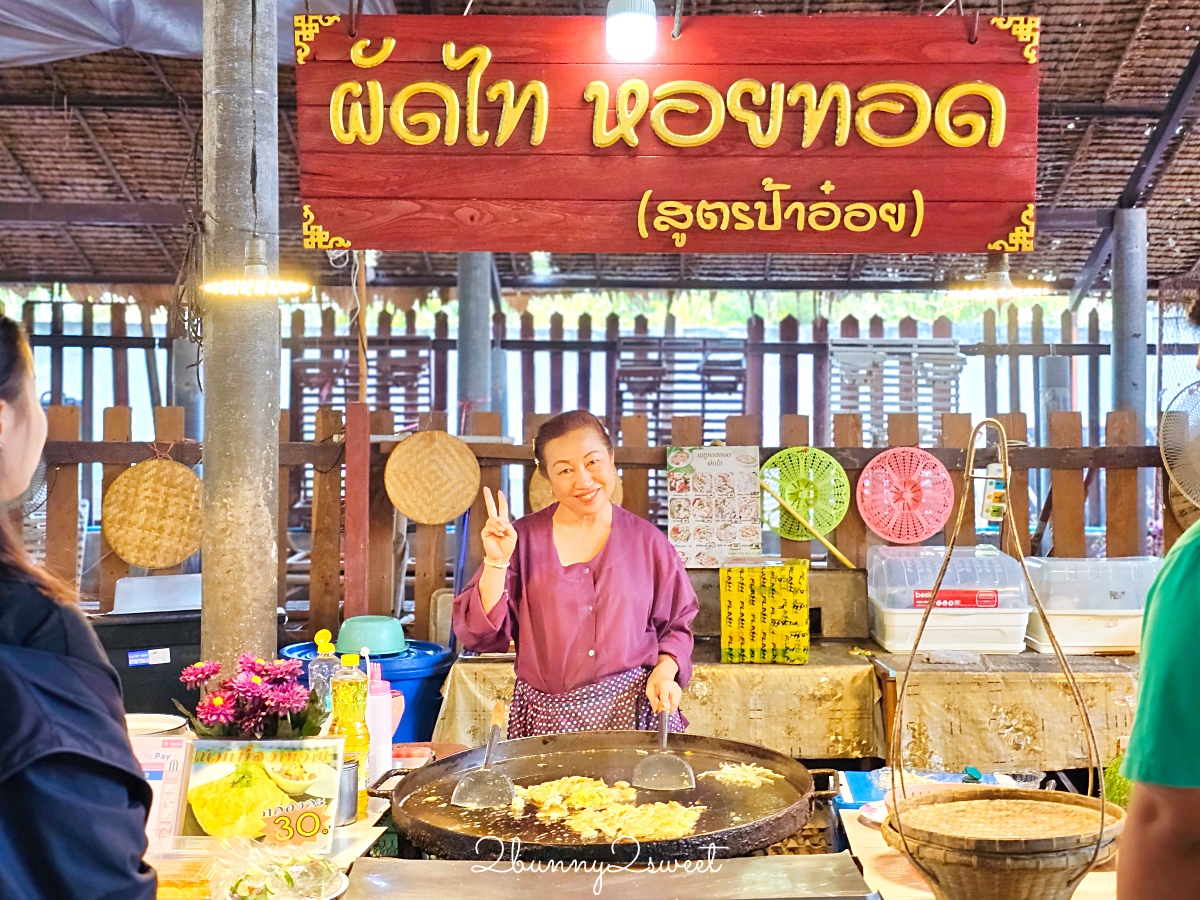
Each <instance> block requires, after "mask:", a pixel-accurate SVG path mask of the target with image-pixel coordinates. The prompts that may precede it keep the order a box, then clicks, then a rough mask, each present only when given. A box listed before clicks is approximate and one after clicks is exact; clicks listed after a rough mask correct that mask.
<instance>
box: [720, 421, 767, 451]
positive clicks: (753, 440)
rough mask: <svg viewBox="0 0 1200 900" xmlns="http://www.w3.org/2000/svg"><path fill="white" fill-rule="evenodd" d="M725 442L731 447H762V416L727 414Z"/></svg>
mask: <svg viewBox="0 0 1200 900" xmlns="http://www.w3.org/2000/svg"><path fill="white" fill-rule="evenodd" d="M725 443H727V444H729V445H730V446H731V447H735V446H742V447H761V446H762V416H726V417H725Z"/></svg>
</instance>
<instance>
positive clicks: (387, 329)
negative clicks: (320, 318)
mask: <svg viewBox="0 0 1200 900" xmlns="http://www.w3.org/2000/svg"><path fill="white" fill-rule="evenodd" d="M375 338H376V342H377V346H378V348H379V349H377V350H376V351H375V408H376V409H383V410H389V409H391V408H392V348H391V346H390V344H389V343H388V342H389V341H390V340H391V339H392V314H391V313H390V312H389V311H388V310H386V309H381V310H380V311H379V317H378V318H377V319H376V321H375ZM373 427H374V426H372V428H373ZM387 433H388V434H391V428H389V429H388V431H387ZM379 434H383V432H382V431H381V432H379Z"/></svg>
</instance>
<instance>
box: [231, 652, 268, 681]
mask: <svg viewBox="0 0 1200 900" xmlns="http://www.w3.org/2000/svg"><path fill="white" fill-rule="evenodd" d="M270 668H271V664H270V663H269V662H267V661H266V660H265V659H263V658H262V657H260V656H257V657H256V656H251V655H250V654H249V653H243V654H242V655H241V656H240V657H238V672H239V673H240V672H249V673H250V674H251V675H257V676H258V677H259V678H262V677H264V676H265V675H266V674H267V673H268V672H269V671H270Z"/></svg>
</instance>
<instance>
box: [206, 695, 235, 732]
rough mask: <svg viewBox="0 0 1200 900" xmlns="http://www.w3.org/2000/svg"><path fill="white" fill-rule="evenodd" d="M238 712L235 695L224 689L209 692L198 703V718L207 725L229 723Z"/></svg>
mask: <svg viewBox="0 0 1200 900" xmlns="http://www.w3.org/2000/svg"><path fill="white" fill-rule="evenodd" d="M236 713H237V709H236V705H235V703H234V700H233V697H231V696H230V695H229V694H226V693H224V692H222V691H218V692H216V693H213V694H209V695H208V696H207V697H205V698H204V699H203V700H201V701H200V702H199V703H197V704H196V718H197V719H199V720H200V721H201V722H202V723H204V724H205V725H228V724H229V723H230V722H232V721H233V719H234V716H235V715H236Z"/></svg>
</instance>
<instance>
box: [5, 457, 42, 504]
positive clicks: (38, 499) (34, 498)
mask: <svg viewBox="0 0 1200 900" xmlns="http://www.w3.org/2000/svg"><path fill="white" fill-rule="evenodd" d="M48 492H49V488H48V487H47V485H46V458H45V457H44V456H43V457H42V458H41V459H39V460H38V464H37V469H36V470H35V471H34V473H33V478H31V479H30V480H29V487H27V488H25V490H24V492H23V493H22V494H21V495H20V496H19V497H14V498H13V499H12V500H10V501H8V503H7V504H5V508H6V509H7V510H8V511H10V512H20V513H21V517H22V518H24V517H25V516H28V515H31V514H32V513H35V512H37V511H38V510H39V509H41V508H42V507H43V506H44V505H45V503H46V495H47V494H48Z"/></svg>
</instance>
